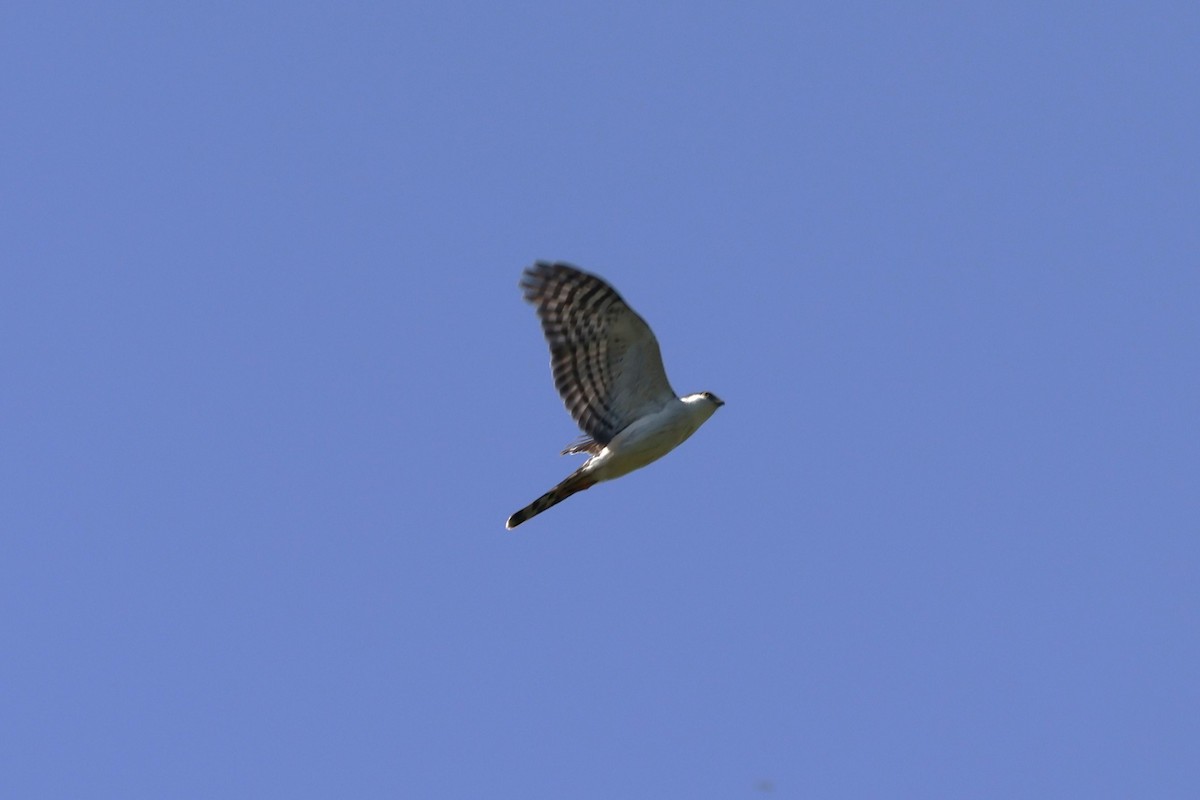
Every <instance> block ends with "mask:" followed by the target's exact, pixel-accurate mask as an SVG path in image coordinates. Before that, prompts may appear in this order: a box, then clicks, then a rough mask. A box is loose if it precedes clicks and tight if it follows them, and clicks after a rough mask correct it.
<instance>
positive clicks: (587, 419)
mask: <svg viewBox="0 0 1200 800" xmlns="http://www.w3.org/2000/svg"><path fill="white" fill-rule="evenodd" d="M521 289H522V290H524V293H525V299H526V300H528V301H529V302H530V303H532V304H533V305H534V307H535V308H536V309H537V315H538V317H539V318H540V319H541V321H542V331H543V332H544V333H545V334H546V341H547V342H549V344H550V369H551V371H552V372H553V373H554V385H555V387H556V388H557V389H558V393H559V394H560V395H562V399H563V402H564V403H565V404H566V406H567V411H569V412H570V413H571V416H572V417H574V418H575V421H576V422H577V423H579V427H580V428H582V429H583V433H584V436H583V438H582V439H580V440H579V441H577V442H575V443H574V444H572V445H570V446H569V447H567V449H566V450H563V455H567V454H568V453H587V454H588V455H589V456H590V458H588V460H587V461H586V462H584V464H583V466H582V467H580V468H579V469H577V470H575V471H574V472H572V473H571V474H570V475H568V476H567V477H566V479H565V480H563V482H562V483H560V484H558V486H555V487H554V488H553V489H551V490H550V491H548V492H546V493H545V494H544V495H542V496H541V497H539V498H538V499H537V500H534V501H533V502H532V503H530V504H529V505H527V506H525V508H522V509H521V510H520V511H518V512H517V513H515V514H513V515H512V516H511V517H509V518H508V524H507V525H506V526H505V527H507V528H508V529H509V530H512V529H513V528H515V527H517V526H518V525H520V524H521V523H522V522H524V521H525V520H527V519H529V518H530V517H536V516H537V515H538V514H540V513H542V512H543V511H545V510H546V509H548V508H550V507H551V506H553V505H556V504H558V503H561V502H562V501H563V500H566V499H567V498H568V497H570V496H571V495H573V494H575V493H576V492H582V491H583V490H584V489H588V488H591V487H592V486H595V485H596V484H597V483H600V482H601V481H608V480H612V479H613V478H619V477H621V476H622V475H625V474H627V473H630V472H633V471H634V470H635V469H640V468H641V467H644V466H646V465H647V464H649V463H650V462H652V461H656V460H657V459H660V458H662V457H663V456H665V455H666V454H667V453H669V452H671V451H672V450H674V449H675V448H676V447H678V446H679V445H680V444H682V443H683V441H684V440H685V439H687V438H688V437H689V436H691V435H692V434H693V433H695V432H696V430H697V429H698V428H699V427H700V426H701V425H703V424H704V422H705V421H706V420H707V419H708V418H709V417H711V416H712V415H713V412H715V411H716V410H717V409H718V408H720V407H721V406H723V405H725V403H724V402H722V401H721V400H720V398H718V397H717V396H716V395H715V394H713V393H712V392H700V393H699V394H689V395H687V396H686V397H679V396H677V395H676V394H675V390H674V389H672V388H671V385H670V384H669V383H667V373H666V371H665V370H663V364H662V356H661V355H660V354H659V351H658V341H657V340H656V339H655V338H654V332H653V331H651V330H650V326H649V325H647V324H646V321H645V320H643V319H642V318H641V317H639V316H638V315H637V313H636V312H635V311H634V310H633V309H632V308H630V307H629V306H628V305H626V304H625V301H624V300H622V299H621V296H620V295H619V294H617V293H616V291H614V290H613V288H612V287H611V286H609V285H608V284H607V283H605V282H604V281H602V280H601V279H600V278H597V277H596V276H595V275H589V274H588V273H586V272H584V271H583V270H580V269H576V268H575V267H573V266H571V265H570V264H562V263H555V264H552V263H550V262H547V261H539V262H537V263H536V264H534V265H533V266H532V267H529V268H528V269H526V270H525V274H524V275H523V277H522V279H521Z"/></svg>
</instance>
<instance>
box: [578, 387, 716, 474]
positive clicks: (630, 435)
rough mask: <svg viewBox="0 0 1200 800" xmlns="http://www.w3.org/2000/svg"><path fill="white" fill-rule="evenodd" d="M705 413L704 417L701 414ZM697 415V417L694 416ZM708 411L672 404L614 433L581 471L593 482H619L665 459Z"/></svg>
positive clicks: (696, 427) (706, 415) (694, 428)
mask: <svg viewBox="0 0 1200 800" xmlns="http://www.w3.org/2000/svg"><path fill="white" fill-rule="evenodd" d="M704 411H707V412H708V413H703V412H704ZM697 412H700V413H697ZM711 414H712V412H711V411H710V410H708V409H700V408H695V407H693V406H691V405H689V404H686V403H683V402H680V401H676V402H674V403H668V404H667V405H666V406H665V407H664V408H663V409H662V410H660V411H658V412H657V413H655V414H651V415H649V416H646V417H643V418H642V419H639V420H637V421H636V422H634V423H633V424H631V425H630V426H629V427H628V428H626V429H625V430H623V431H621V432H620V433H618V434H617V435H616V436H615V437H614V438H613V440H612V441H611V442H609V443H608V446H607V447H605V448H604V449H603V450H601V451H600V452H599V453H597V454H596V455H595V456H593V457H592V459H591V460H590V461H588V463H587V464H586V465H585V466H584V470H585V471H586V472H587V473H588V474H589V475H591V476H593V477H594V478H595V479H596V480H597V481H608V480H612V479H613V478H619V477H621V476H622V475H626V474H628V473H630V472H633V471H634V470H635V469H641V468H642V467H644V466H646V465H647V464H649V463H650V462H652V461H657V460H658V459H660V458H662V457H663V456H665V455H666V454H667V453H669V452H671V451H672V450H674V449H675V448H676V447H678V446H679V445H680V444H681V443H682V442H683V441H684V440H685V439H687V438H688V437H689V436H691V435H692V434H693V433H695V432H696V430H697V429H698V428H699V427H700V425H701V424H702V423H703V422H704V421H705V420H706V419H708V417H709V416H711Z"/></svg>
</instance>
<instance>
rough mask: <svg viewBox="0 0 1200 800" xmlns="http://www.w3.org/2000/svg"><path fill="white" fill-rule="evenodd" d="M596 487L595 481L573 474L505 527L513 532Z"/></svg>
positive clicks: (519, 513)
mask: <svg viewBox="0 0 1200 800" xmlns="http://www.w3.org/2000/svg"><path fill="white" fill-rule="evenodd" d="M595 485H596V482H595V481H594V480H592V479H591V478H586V477H584V476H583V475H582V474H581V473H580V472H579V471H576V472H572V473H571V474H570V475H568V476H567V478H566V480H564V481H563V482H562V483H560V484H559V485H558V486H555V487H554V488H553V489H551V490H550V491H548V492H546V493H545V494H544V495H542V496H541V497H539V498H538V499H537V500H534V501H533V502H532V503H530V504H529V505H527V506H525V507H524V508H522V509H521V510H520V511H518V512H517V513H515V514H513V515H512V516H511V517H509V518H508V522H507V523H506V524H505V526H504V527H506V528H508V529H509V530H510V531H511V530H512V529H513V528H515V527H517V526H518V525H520V524H521V523H522V522H524V521H525V520H527V519H529V518H531V517H536V516H537V515H538V514H540V513H542V512H543V511H545V510H546V509H547V508H550V506H556V505H558V504H559V503H561V502H562V501H563V500H566V499H567V498H568V497H570V496H571V495H573V494H575V493H576V492H582V491H583V490H584V489H588V488H590V487H592V486H595Z"/></svg>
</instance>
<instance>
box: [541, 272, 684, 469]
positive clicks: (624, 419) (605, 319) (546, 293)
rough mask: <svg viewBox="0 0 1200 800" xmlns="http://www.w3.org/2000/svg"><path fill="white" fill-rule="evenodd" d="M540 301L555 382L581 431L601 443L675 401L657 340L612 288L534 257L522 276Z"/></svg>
mask: <svg viewBox="0 0 1200 800" xmlns="http://www.w3.org/2000/svg"><path fill="white" fill-rule="evenodd" d="M521 288H522V289H523V290H524V291H525V299H526V300H528V301H529V302H530V303H533V304H534V306H536V307H537V314H538V317H539V318H540V319H541V321H542V330H543V331H544V332H545V334H546V341H547V342H549V343H550V368H551V369H552V370H553V372H554V385H555V387H557V389H558V393H559V394H560V395H562V399H563V402H564V403H565V404H566V406H567V411H569V412H571V416H572V417H574V418H575V421H576V422H577V423H579V427H580V428H582V429H583V431H584V433H586V434H587V435H588V436H590V437H592V439H594V440H595V441H596V442H598V443H600V444H601V445H606V444H608V443H609V441H611V440H612V438H613V437H614V436H616V435H617V434H618V433H620V432H621V431H622V430H623V429H624V428H625V427H626V426H627V425H629V423H631V422H633V421H634V420H636V419H638V418H640V417H642V416H645V415H646V414H649V413H652V412H654V411H657V410H659V409H660V408H662V407H663V406H664V405H666V404H667V403H668V402H670V401H671V400H674V399H675V397H676V396H675V392H674V391H673V390H672V389H671V385H670V384H669V383H668V382H667V373H666V372H665V371H664V370H663V365H662V355H661V354H660V353H659V350H658V341H657V340H656V339H655V338H654V332H653V331H651V330H650V326H649V325H647V324H646V322H645V320H643V319H642V318H641V317H639V316H638V315H637V314H636V313H635V312H634V310H633V309H632V308H630V307H629V306H627V305H626V304H625V301H624V300H622V299H621V296H620V295H619V294H617V293H616V292H615V291H613V288H612V287H611V286H609V285H608V284H607V283H605V282H604V281H602V280H600V279H599V278H597V277H596V276H595V275H589V274H588V273H586V272H583V271H582V270H578V269H576V268H575V267H572V266H571V265H569V264H561V263H559V264H551V263H549V262H546V261H539V262H537V263H536V264H534V265H533V266H532V267H530V268H529V269H527V270H525V275H524V277H523V278H522V280H521Z"/></svg>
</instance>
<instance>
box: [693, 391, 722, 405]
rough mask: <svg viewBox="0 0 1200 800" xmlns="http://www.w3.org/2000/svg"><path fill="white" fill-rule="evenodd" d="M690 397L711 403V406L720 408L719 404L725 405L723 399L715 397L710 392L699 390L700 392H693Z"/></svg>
mask: <svg viewBox="0 0 1200 800" xmlns="http://www.w3.org/2000/svg"><path fill="white" fill-rule="evenodd" d="M692 397H695V398H696V399H698V400H701V401H703V402H708V403H712V404H713V408H720V407H721V406H723V405H725V401H724V400H722V399H721V398H719V397H717V396H716V395H715V394H713V393H712V392H700V394H694V395H692Z"/></svg>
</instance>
